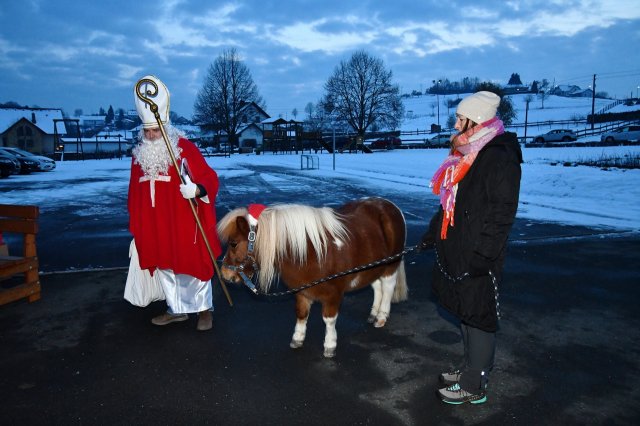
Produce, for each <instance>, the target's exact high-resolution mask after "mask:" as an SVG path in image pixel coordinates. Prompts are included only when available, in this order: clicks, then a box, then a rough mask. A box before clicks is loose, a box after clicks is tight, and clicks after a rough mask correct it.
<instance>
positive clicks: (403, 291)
mask: <svg viewBox="0 0 640 426" xmlns="http://www.w3.org/2000/svg"><path fill="white" fill-rule="evenodd" d="M408 298H409V287H408V286H407V274H406V272H405V270H404V260H401V261H400V264H399V265H398V269H396V286H395V287H394V289H393V296H392V297H391V301H392V302H393V303H396V302H402V301H405V300H407V299H408Z"/></svg>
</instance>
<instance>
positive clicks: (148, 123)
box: [133, 75, 170, 129]
mask: <svg viewBox="0 0 640 426" xmlns="http://www.w3.org/2000/svg"><path fill="white" fill-rule="evenodd" d="M140 80H151V81H152V82H153V83H155V85H156V86H158V90H157V91H156V89H155V87H153V85H152V84H151V83H147V82H145V83H142V84H141V85H140V93H141V94H144V95H145V97H148V98H149V99H150V100H152V101H153V103H154V104H156V105H157V106H158V114H159V115H160V121H161V122H162V124H167V123H168V122H169V98H170V95H169V89H167V86H165V85H164V83H163V82H162V81H160V79H159V78H158V77H156V76H155V75H145V76H144V77H142V78H141V79H140ZM140 80H138V82H140ZM137 89H138V83H136V85H135V86H134V88H133V97H134V100H135V104H136V110H137V111H138V115H139V116H140V120H141V121H142V127H143V128H144V129H149V128H154V127H158V120H156V116H155V114H154V113H153V112H152V111H151V106H150V105H149V104H147V103H146V102H144V101H143V100H142V99H140V97H139V96H138V94H137V93H136V90H137Z"/></svg>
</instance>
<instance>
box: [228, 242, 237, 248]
mask: <svg viewBox="0 0 640 426" xmlns="http://www.w3.org/2000/svg"><path fill="white" fill-rule="evenodd" d="M237 245H238V242H237V241H229V247H231V248H236V246H237Z"/></svg>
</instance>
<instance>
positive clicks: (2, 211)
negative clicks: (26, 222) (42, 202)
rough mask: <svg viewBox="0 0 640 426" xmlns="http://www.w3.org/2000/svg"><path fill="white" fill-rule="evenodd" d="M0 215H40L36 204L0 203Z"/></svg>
mask: <svg viewBox="0 0 640 426" xmlns="http://www.w3.org/2000/svg"><path fill="white" fill-rule="evenodd" d="M0 216H5V217H19V218H24V219H37V218H38V217H39V216H40V209H39V208H38V206H20V205H16V204H0Z"/></svg>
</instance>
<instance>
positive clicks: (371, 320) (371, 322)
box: [367, 315, 376, 324]
mask: <svg viewBox="0 0 640 426" xmlns="http://www.w3.org/2000/svg"><path fill="white" fill-rule="evenodd" d="M375 320H376V316H375V315H369V318H367V322H368V323H369V324H373V323H374V322H375Z"/></svg>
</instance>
